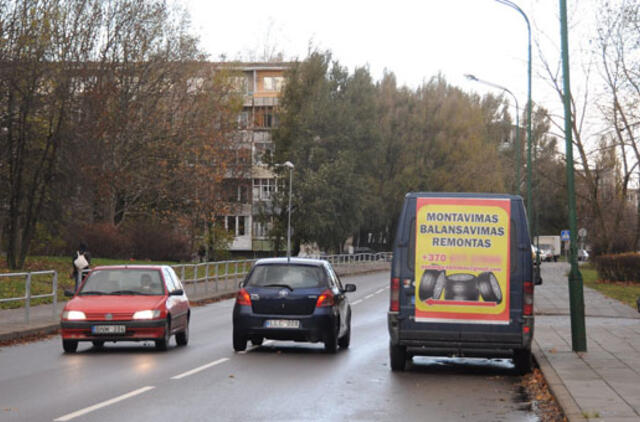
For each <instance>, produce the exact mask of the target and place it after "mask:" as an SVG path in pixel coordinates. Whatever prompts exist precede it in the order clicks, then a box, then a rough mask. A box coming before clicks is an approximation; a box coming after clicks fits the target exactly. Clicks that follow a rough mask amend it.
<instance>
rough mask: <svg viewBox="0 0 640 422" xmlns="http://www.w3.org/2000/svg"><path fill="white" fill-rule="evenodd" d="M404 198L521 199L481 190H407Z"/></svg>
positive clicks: (515, 196)
mask: <svg viewBox="0 0 640 422" xmlns="http://www.w3.org/2000/svg"><path fill="white" fill-rule="evenodd" d="M405 198H487V199H516V200H522V197H521V196H520V195H511V194H508V193H482V192H409V193H407V194H406V195H405Z"/></svg>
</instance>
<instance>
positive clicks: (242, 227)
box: [216, 215, 247, 237]
mask: <svg viewBox="0 0 640 422" xmlns="http://www.w3.org/2000/svg"><path fill="white" fill-rule="evenodd" d="M246 218H247V217H246V216H244V215H226V216H217V217H216V224H221V225H222V227H224V229H225V230H226V231H228V232H231V233H233V235H234V236H236V237H237V236H244V235H246V234H247V231H246V227H247V225H246Z"/></svg>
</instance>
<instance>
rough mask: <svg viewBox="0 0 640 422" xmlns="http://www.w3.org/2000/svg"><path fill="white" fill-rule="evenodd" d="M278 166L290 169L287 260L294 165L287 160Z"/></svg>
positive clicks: (289, 255)
mask: <svg viewBox="0 0 640 422" xmlns="http://www.w3.org/2000/svg"><path fill="white" fill-rule="evenodd" d="M276 167H286V168H288V169H289V208H288V217H287V261H290V260H291V193H292V188H293V169H294V167H295V166H294V165H293V163H292V162H291V161H285V162H284V163H283V164H276Z"/></svg>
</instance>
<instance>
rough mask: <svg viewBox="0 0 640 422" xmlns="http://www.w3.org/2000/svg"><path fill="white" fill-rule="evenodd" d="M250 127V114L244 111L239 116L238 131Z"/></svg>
mask: <svg viewBox="0 0 640 422" xmlns="http://www.w3.org/2000/svg"><path fill="white" fill-rule="evenodd" d="M248 127H249V112H248V111H243V112H241V113H240V114H238V129H246V128H248Z"/></svg>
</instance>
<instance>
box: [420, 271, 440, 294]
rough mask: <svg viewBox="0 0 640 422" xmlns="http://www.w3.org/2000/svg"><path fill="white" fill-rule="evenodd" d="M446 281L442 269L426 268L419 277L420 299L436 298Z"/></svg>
mask: <svg viewBox="0 0 640 422" xmlns="http://www.w3.org/2000/svg"><path fill="white" fill-rule="evenodd" d="M445 281H446V277H445V273H444V271H443V270H426V271H425V272H424V273H422V278H421V279H420V290H419V297H420V300H422V301H425V300H427V299H431V298H433V299H438V298H439V297H440V295H441V294H442V289H443V288H444V284H445Z"/></svg>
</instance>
